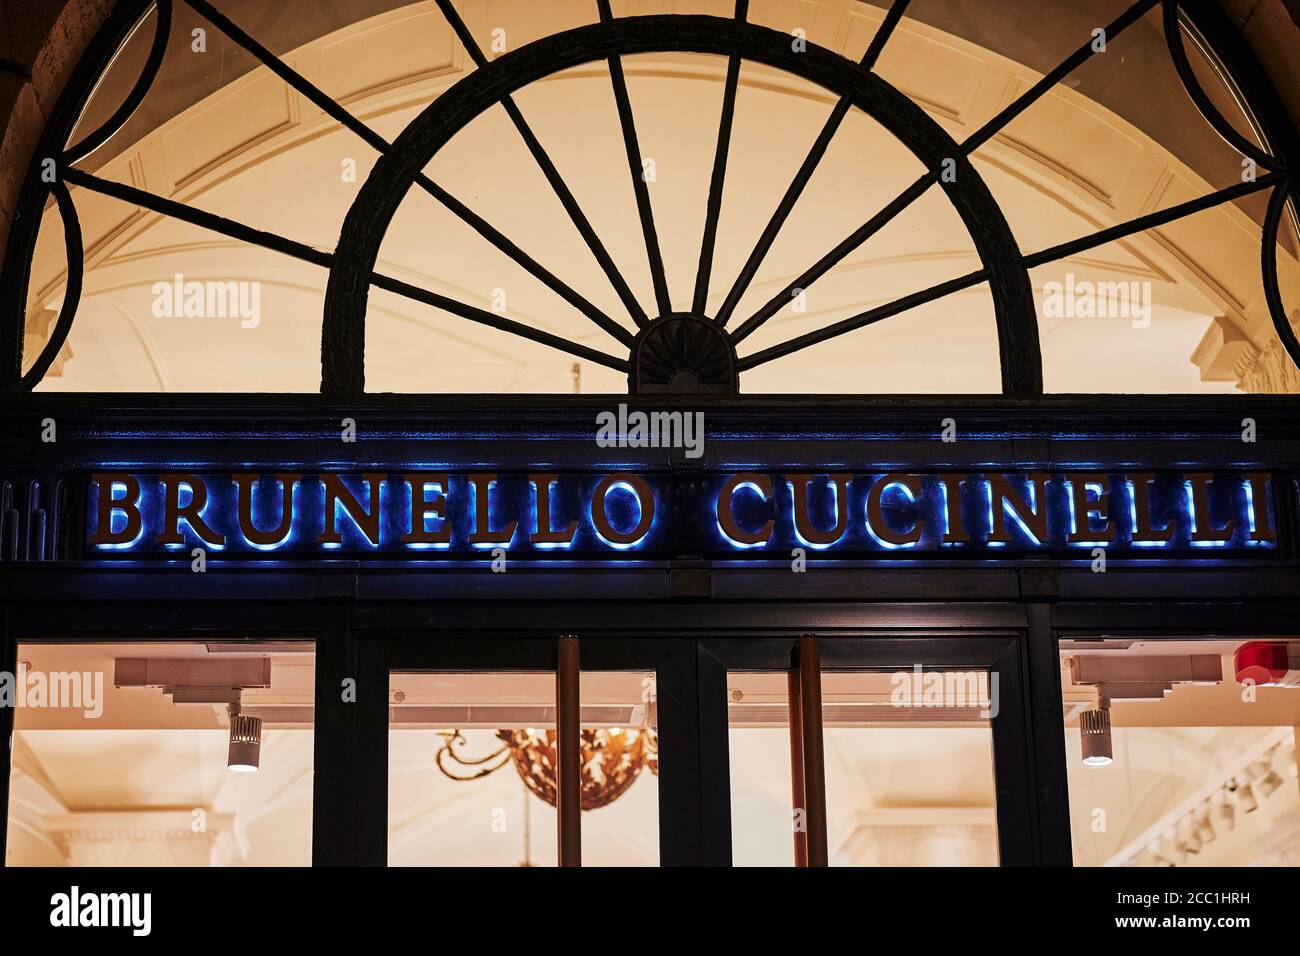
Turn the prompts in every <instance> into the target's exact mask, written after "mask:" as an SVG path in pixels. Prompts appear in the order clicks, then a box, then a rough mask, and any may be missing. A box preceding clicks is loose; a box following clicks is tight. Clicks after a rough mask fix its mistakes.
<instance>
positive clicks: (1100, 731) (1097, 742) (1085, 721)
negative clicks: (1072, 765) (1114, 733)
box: [1079, 709, 1113, 767]
mask: <svg viewBox="0 0 1300 956" xmlns="http://www.w3.org/2000/svg"><path fill="white" fill-rule="evenodd" d="M1079 743H1080V746H1081V747H1082V749H1083V762H1084V765H1085V766H1088V767H1105V766H1106V765H1108V764H1109V763H1110V762H1111V759H1112V757H1113V755H1112V753H1111V746H1110V711H1109V710H1101V709H1097V710H1085V711H1084V712H1083V713H1081V714H1080V715H1079Z"/></svg>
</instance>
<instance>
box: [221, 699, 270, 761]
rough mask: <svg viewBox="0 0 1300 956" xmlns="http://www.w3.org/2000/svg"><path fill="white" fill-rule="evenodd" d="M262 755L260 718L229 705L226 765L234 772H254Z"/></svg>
mask: <svg viewBox="0 0 1300 956" xmlns="http://www.w3.org/2000/svg"><path fill="white" fill-rule="evenodd" d="M261 756H262V718H261V717H250V716H248V715H247V714H241V713H240V712H239V705H238V704H231V705H230V750H229V751H228V753H227V756H226V767H227V769H229V770H233V771H234V772H235V773H254V772H256V770H257V767H258V763H259V761H260V760H261Z"/></svg>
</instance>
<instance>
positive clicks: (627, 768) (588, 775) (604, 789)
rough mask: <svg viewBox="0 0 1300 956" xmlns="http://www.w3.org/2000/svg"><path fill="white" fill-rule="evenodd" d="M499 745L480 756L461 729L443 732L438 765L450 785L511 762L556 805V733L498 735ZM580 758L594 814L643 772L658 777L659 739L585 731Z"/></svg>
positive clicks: (587, 806) (615, 730) (586, 803)
mask: <svg viewBox="0 0 1300 956" xmlns="http://www.w3.org/2000/svg"><path fill="white" fill-rule="evenodd" d="M496 736H497V739H498V740H500V741H501V746H500V747H499V748H498V749H496V750H494V751H492V752H491V753H489V754H487V755H485V756H482V757H471V756H468V755H467V754H465V752H464V748H465V747H466V746H467V745H468V742H467V741H466V740H465V737H464V735H463V734H461V732H460V731H459V730H445V731H443V732H442V738H443V743H442V746H441V747H440V748H439V749H438V753H437V755H436V757H435V762H436V763H437V765H438V769H439V770H441V771H442V772H443V774H444V775H445V776H447V777H448V778H450V779H452V780H458V781H468V780H477V779H479V778H480V777H486V776H487V775H488V774H490V773H495V772H496V771H498V770H500V769H501V768H502V767H504V766H505V765H506V764H508V763H513V764H514V767H515V771H516V772H517V773H518V774H519V777H520V779H521V780H523V782H524V786H525V787H527V788H528V790H529V791H530V792H532V793H533V794H534V795H535V796H537V797H538V798H539V799H541V800H544V801H545V802H546V803H548V804H550V805H551V806H555V805H556V752H555V731H554V730H544V731H539V730H532V729H527V730H498V731H497V733H496ZM579 753H580V756H581V764H582V766H581V789H582V809H584V810H595V809H598V808H599V807H604V806H608V805H609V804H611V803H613V802H614V801H615V800H617V799H618V798H619V797H621V796H622V795H623V794H624V793H626V792H627V790H628V788H629V787H631V786H632V784H633V783H635V782H636V779H637V777H638V776H640V774H641V771H642V770H645V769H648V770H649V771H650V772H651V773H652V774H654V775H655V776H658V775H659V735H658V734H657V733H656V732H655V731H654V730H651V729H649V728H646V729H639V730H638V729H631V728H624V727H611V728H609V729H602V730H584V731H582V734H581V742H580V745H579Z"/></svg>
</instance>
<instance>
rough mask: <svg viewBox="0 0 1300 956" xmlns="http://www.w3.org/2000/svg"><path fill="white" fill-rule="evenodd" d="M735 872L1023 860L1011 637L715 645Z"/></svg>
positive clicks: (1018, 716) (1024, 805)
mask: <svg viewBox="0 0 1300 956" xmlns="http://www.w3.org/2000/svg"><path fill="white" fill-rule="evenodd" d="M710 647H711V649H712V651H713V653H715V654H716V655H717V657H718V659H719V660H720V662H721V664H722V666H723V667H724V668H725V673H726V687H727V742H728V773H729V776H730V810H731V841H732V858H733V861H734V863H735V864H736V865H738V866H745V865H749V866H791V865H795V866H809V865H812V866H818V865H829V866H996V865H998V864H999V863H1020V862H1024V861H1026V860H1027V859H1028V858H1029V856H1028V854H1029V853H1030V847H1029V839H1030V837H1029V832H1030V825H1029V820H1030V819H1031V818H1030V816H1029V800H1028V792H1027V789H1026V787H1025V785H1024V784H1025V777H1024V768H1025V761H1026V749H1025V734H1024V727H1023V723H1022V716H1023V715H1022V707H1021V699H1020V691H1021V688H1020V679H1019V647H1018V643H1017V640H1016V639H1015V638H1013V637H1005V638H1004V637H992V638H986V637H971V638H892V637H869V636H868V637H861V638H833V639H826V638H817V637H807V638H803V639H782V640H771V641H767V640H763V641H753V640H739V641H720V642H713V643H711V645H710Z"/></svg>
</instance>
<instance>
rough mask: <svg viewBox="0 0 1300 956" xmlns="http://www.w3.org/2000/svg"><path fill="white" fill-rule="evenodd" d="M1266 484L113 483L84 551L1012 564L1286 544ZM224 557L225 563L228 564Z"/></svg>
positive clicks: (1245, 478)
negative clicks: (806, 556)
mask: <svg viewBox="0 0 1300 956" xmlns="http://www.w3.org/2000/svg"><path fill="white" fill-rule="evenodd" d="M1273 515H1274V509H1273V506H1272V482H1271V480H1270V477H1269V475H1267V474H1263V473H1213V474H1211V473H1208V472H1207V473H1199V472H1187V473H1171V472H1161V473H1143V472H1128V473H1117V472H1109V471H1094V472H1057V473H1050V474H1049V473H1046V472H1034V473H1003V472H997V473H992V472H990V473H984V474H974V473H935V472H930V473H917V472H907V473H902V472H896V473H890V474H870V473H868V474H849V473H831V474H826V473H812V472H764V471H730V472H725V473H709V472H702V473H691V474H681V473H673V472H662V473H660V472H647V473H644V474H634V473H631V472H612V473H602V474H591V473H567V474H558V473H553V472H540V471H539V472H530V473H492V472H486V471H466V472H457V473H448V472H434V471H427V470H420V471H393V470H388V469H384V470H380V469H376V470H373V471H359V472H346V473H288V472H283V473H273V474H252V473H249V474H198V473H196V474H189V473H167V474H152V475H141V474H135V473H101V474H95V475H92V476H91V481H90V483H89V492H88V500H87V519H86V528H87V532H86V534H87V537H86V542H87V548H86V552H87V556H88V557H91V558H97V559H107V558H113V557H126V558H138V557H144V556H147V555H157V556H163V557H167V556H176V557H180V556H181V555H179V554H176V552H188V551H189V550H190V549H193V548H203V549H205V550H206V551H209V552H213V557H214V558H215V557H218V556H221V557H226V558H230V559H237V558H243V559H246V558H263V559H267V558H275V559H286V560H287V559H310V560H321V559H330V558H342V557H345V556H346V557H349V558H352V557H365V556H377V557H382V558H387V559H390V560H403V561H438V560H466V559H469V560H472V559H475V558H481V557H484V555H483V553H482V552H485V551H487V552H492V553H498V554H499V553H500V552H499V551H498V549H505V550H507V551H509V552H511V553H512V554H516V553H517V554H520V555H523V554H528V555H530V556H531V557H536V558H539V559H540V558H546V557H570V558H572V557H578V556H594V557H602V556H603V557H607V558H610V559H614V558H619V557H637V558H653V557H656V556H662V555H682V554H689V555H699V556H701V557H711V558H733V559H734V558H741V557H757V558H763V557H767V558H781V557H783V556H784V557H788V556H789V555H790V553H791V552H792V551H793V549H796V548H802V549H805V551H807V552H826V553H828V555H833V556H835V557H837V558H839V557H846V558H847V557H859V556H862V557H872V558H880V557H914V558H924V557H930V558H935V557H939V558H963V557H978V558H986V559H987V558H1007V557H1012V556H1016V557H1022V556H1034V555H1039V556H1045V555H1052V554H1062V555H1065V556H1071V555H1072V556H1075V557H1083V556H1086V551H1085V552H1084V554H1079V553H1078V552H1079V551H1080V550H1081V549H1095V548H1105V549H1107V551H1111V552H1114V553H1117V554H1118V553H1121V552H1123V553H1126V554H1127V555H1128V556H1130V557H1150V556H1152V554H1153V552H1159V553H1162V554H1172V553H1181V554H1184V555H1188V556H1198V555H1204V554H1216V555H1223V554H1249V553H1251V552H1252V551H1256V550H1258V549H1260V548H1264V549H1267V548H1272V547H1274V544H1275V537H1276V533H1275V532H1276V529H1275V524H1274V521H1275V519H1274V517H1273ZM218 553H220V554H219V555H218Z"/></svg>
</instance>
